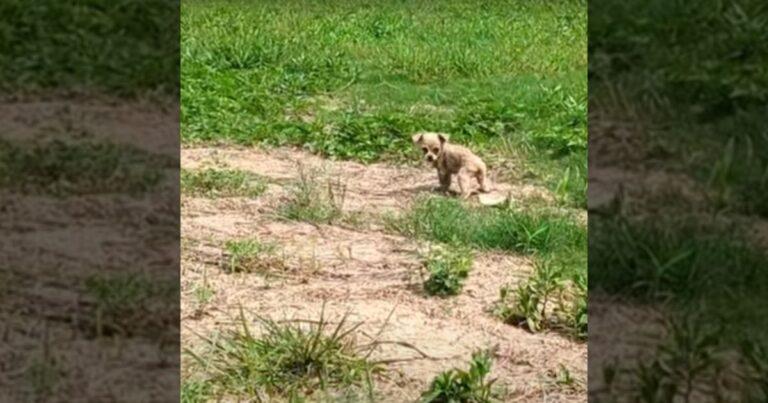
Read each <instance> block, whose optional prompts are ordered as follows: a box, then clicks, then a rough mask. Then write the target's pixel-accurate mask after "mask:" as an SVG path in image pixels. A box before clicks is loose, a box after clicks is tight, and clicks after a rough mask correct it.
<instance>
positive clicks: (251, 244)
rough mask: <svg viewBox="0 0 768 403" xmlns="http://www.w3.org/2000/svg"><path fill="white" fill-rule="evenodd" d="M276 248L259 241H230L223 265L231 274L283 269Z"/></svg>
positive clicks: (226, 245)
mask: <svg viewBox="0 0 768 403" xmlns="http://www.w3.org/2000/svg"><path fill="white" fill-rule="evenodd" d="M275 252H276V246H275V245H274V244H270V243H264V242H261V241H259V240H257V239H239V240H229V241H227V242H226V243H225V244H224V260H223V261H222V265H223V267H224V270H226V271H227V272H229V273H254V272H265V271H269V270H274V269H283V268H284V265H285V263H284V262H283V261H282V260H281V259H279V257H277V256H276V255H275Z"/></svg>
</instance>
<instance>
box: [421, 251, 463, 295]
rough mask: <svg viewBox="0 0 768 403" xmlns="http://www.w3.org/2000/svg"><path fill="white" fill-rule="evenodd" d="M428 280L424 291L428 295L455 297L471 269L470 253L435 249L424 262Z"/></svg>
mask: <svg viewBox="0 0 768 403" xmlns="http://www.w3.org/2000/svg"><path fill="white" fill-rule="evenodd" d="M424 267H425V268H426V270H427V272H428V273H429V278H428V279H427V280H426V281H425V282H424V290H425V291H426V292H427V293H428V294H430V295H442V296H445V295H457V294H458V293H459V292H461V289H462V287H464V280H466V278H467V276H468V275H469V270H470V269H471V268H472V251H471V250H469V249H468V248H460V247H453V248H436V249H433V250H432V251H431V252H430V254H429V256H427V259H426V261H425V262H424Z"/></svg>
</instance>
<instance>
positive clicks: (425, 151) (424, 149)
mask: <svg viewBox="0 0 768 403" xmlns="http://www.w3.org/2000/svg"><path fill="white" fill-rule="evenodd" d="M421 151H424V154H426V153H427V152H428V151H429V150H427V147H421Z"/></svg>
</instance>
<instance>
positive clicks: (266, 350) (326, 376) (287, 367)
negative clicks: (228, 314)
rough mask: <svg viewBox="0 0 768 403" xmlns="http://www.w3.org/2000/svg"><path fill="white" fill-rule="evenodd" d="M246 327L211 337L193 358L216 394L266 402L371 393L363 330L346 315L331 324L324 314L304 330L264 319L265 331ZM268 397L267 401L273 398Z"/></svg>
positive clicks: (370, 365) (242, 321)
mask: <svg viewBox="0 0 768 403" xmlns="http://www.w3.org/2000/svg"><path fill="white" fill-rule="evenodd" d="M240 324H241V326H240V327H239V328H238V329H235V330H232V331H229V332H227V333H226V334H224V335H223V336H222V337H219V338H216V339H206V341H207V345H208V347H209V351H208V352H207V353H205V354H194V353H191V352H190V354H192V355H193V357H194V358H196V360H197V362H198V363H199V364H200V366H201V368H202V369H204V370H205V372H206V373H207V374H209V375H210V378H209V380H208V382H209V384H210V385H211V386H212V388H213V390H214V391H218V392H219V393H226V394H228V395H229V396H233V395H234V396H240V397H248V398H255V399H257V400H263V399H265V398H267V397H269V398H278V397H280V398H283V399H287V400H289V401H301V400H302V399H303V398H305V397H307V396H310V395H319V394H320V392H332V391H339V392H342V391H347V390H352V389H367V390H368V391H369V392H370V393H372V390H373V389H372V380H371V373H372V372H373V371H375V369H376V366H375V365H374V364H372V363H371V362H369V361H368V360H367V359H366V358H365V356H363V355H362V352H361V350H360V349H359V346H357V345H356V344H355V342H354V338H353V335H354V332H355V331H356V329H357V327H358V326H355V325H348V324H347V322H346V317H345V318H342V320H340V321H339V323H338V324H335V325H333V324H331V322H329V321H328V320H327V319H326V318H324V316H323V315H322V314H321V317H320V319H319V320H318V321H310V323H309V325H307V326H305V325H302V324H298V323H283V322H275V321H272V320H268V319H260V320H259V324H260V326H261V329H262V332H261V333H259V334H255V333H253V332H252V330H251V329H250V327H249V326H248V324H247V322H246V321H245V319H244V318H243V317H241V321H240ZM269 398H267V399H269Z"/></svg>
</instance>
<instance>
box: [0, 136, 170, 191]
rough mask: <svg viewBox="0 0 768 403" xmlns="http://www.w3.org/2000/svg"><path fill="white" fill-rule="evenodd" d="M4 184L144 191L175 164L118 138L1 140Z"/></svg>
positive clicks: (0, 170) (20, 188)
mask: <svg viewBox="0 0 768 403" xmlns="http://www.w3.org/2000/svg"><path fill="white" fill-rule="evenodd" d="M0 147H1V148H0V186H2V187H4V188H7V189H11V190H13V191H18V192H24V193H45V194H53V195H57V196H66V195H85V194H100V193H131V194H140V193H143V192H147V191H149V190H151V189H152V188H153V187H154V186H155V185H157V184H158V183H159V182H160V181H161V180H162V178H163V175H164V174H163V170H164V169H165V168H167V167H169V166H170V165H169V163H168V161H167V159H165V158H161V157H160V156H156V155H152V154H148V153H146V152H144V151H141V150H138V149H136V148H133V147H129V146H123V145H115V144H112V143H95V142H82V143H80V142H78V143H67V142H63V141H58V140H55V141H51V142H48V143H45V144H32V145H25V146H19V145H16V144H12V143H7V142H0Z"/></svg>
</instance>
